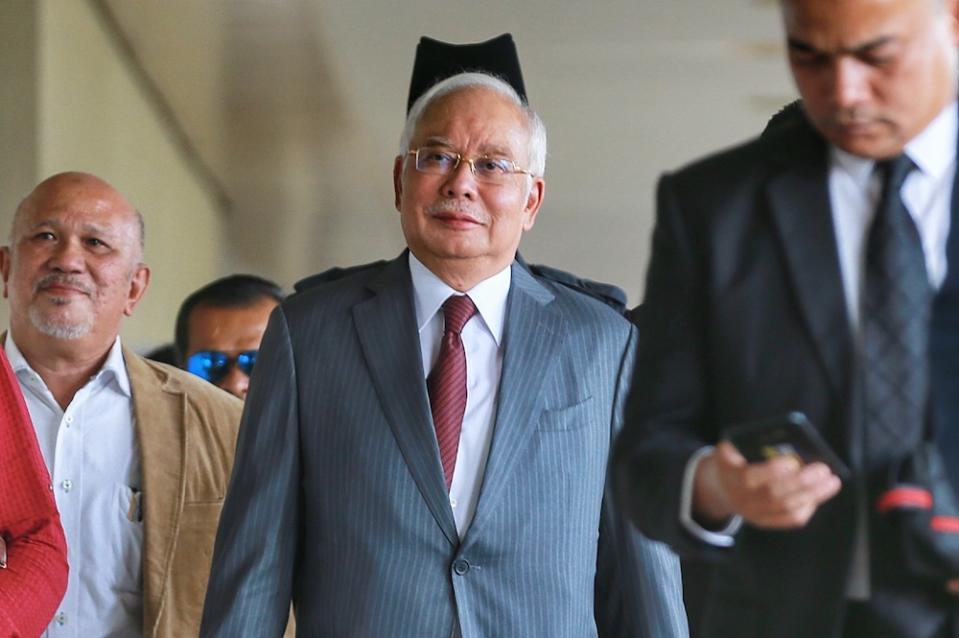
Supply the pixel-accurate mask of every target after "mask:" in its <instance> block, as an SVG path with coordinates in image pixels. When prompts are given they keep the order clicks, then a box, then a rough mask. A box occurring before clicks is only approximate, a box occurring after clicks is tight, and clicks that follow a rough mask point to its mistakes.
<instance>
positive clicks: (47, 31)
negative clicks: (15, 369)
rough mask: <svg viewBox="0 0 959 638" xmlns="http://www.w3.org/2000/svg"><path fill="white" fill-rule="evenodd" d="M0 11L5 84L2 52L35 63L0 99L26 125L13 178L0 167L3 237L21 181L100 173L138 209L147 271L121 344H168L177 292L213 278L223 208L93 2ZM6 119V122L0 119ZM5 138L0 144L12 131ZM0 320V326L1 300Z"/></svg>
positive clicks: (220, 250)
mask: <svg viewBox="0 0 959 638" xmlns="http://www.w3.org/2000/svg"><path fill="white" fill-rule="evenodd" d="M0 5H2V7H3V8H2V9H0V11H2V12H3V14H2V15H0V18H3V19H0V24H2V25H3V26H2V27H0V36H3V35H4V34H5V32H7V31H8V30H9V31H11V32H13V33H16V34H18V39H19V42H17V46H16V47H15V48H14V47H13V46H12V45H11V43H10V42H9V41H7V42H6V44H0V55H2V58H3V60H4V62H2V64H3V70H4V71H5V73H4V77H11V76H10V75H9V74H8V73H6V70H7V69H6V67H7V66H13V65H12V64H10V63H8V60H9V58H8V57H7V55H8V51H7V49H8V48H10V49H11V51H10V53H11V55H16V56H18V57H19V58H21V59H24V58H25V59H26V62H27V63H28V66H26V67H25V68H28V69H29V63H30V62H31V61H35V67H36V69H35V75H34V74H33V73H32V72H31V71H22V72H15V74H14V76H13V77H17V76H18V75H19V76H20V77H19V78H18V79H19V82H20V84H21V85H22V86H24V87H26V92H27V93H28V95H27V98H28V99H27V100H26V101H23V100H24V97H23V96H22V95H17V93H18V92H16V91H11V90H10V89H9V86H7V87H4V88H5V89H6V90H5V91H4V92H3V93H0V112H2V113H6V112H8V110H9V112H11V113H13V114H14V115H15V116H16V117H18V119H19V121H20V122H23V123H25V124H21V127H20V128H19V129H17V131H16V136H17V138H19V139H18V140H16V141H17V142H18V144H21V145H23V146H24V147H25V148H26V149H27V151H28V152H27V153H26V159H27V160H28V161H26V162H24V164H25V165H24V166H17V169H18V171H17V172H16V173H14V172H13V171H8V170H6V167H5V166H3V165H0V168H4V169H5V170H4V172H3V174H2V177H0V187H2V190H3V199H2V203H3V205H4V209H3V211H2V215H0V223H2V233H3V236H5V235H6V229H7V228H8V227H9V223H10V217H11V214H12V205H13V202H15V201H17V199H18V198H19V197H21V196H22V195H23V194H24V191H25V190H26V189H28V188H29V186H30V185H31V184H32V183H35V182H37V181H39V180H40V179H42V178H43V177H45V176H48V175H51V174H53V173H57V172H60V171H64V170H82V171H88V172H91V173H95V174H97V175H100V176H101V177H103V178H105V179H106V180H108V181H109V182H111V183H112V184H114V185H115V186H116V187H117V188H118V189H119V190H120V191H122V192H123V193H124V194H125V195H126V196H127V197H128V198H129V199H130V200H131V201H132V202H133V203H134V204H135V205H136V206H137V207H138V208H139V209H140V210H141V212H142V213H143V215H144V218H145V220H146V228H147V246H146V260H147V263H148V264H149V265H150V267H151V269H152V272H153V277H152V282H151V285H150V289H149V290H148V292H147V295H146V297H145V299H144V300H143V301H142V302H141V304H140V306H139V307H138V308H137V311H136V313H135V315H134V317H133V318H132V319H129V320H127V324H126V327H125V328H124V332H123V334H124V338H125V339H126V340H127V343H128V344H130V345H132V346H133V347H135V348H137V349H140V350H142V349H144V348H146V347H149V346H152V345H155V344H158V343H161V342H164V341H169V340H171V339H172V335H173V319H174V315H175V314H176V310H177V308H178V306H179V303H180V301H181V300H182V299H183V297H184V296H185V295H186V294H187V293H188V292H190V291H191V290H193V289H194V288H196V287H198V286H200V285H202V284H203V283H205V282H207V281H209V280H210V279H212V278H214V277H216V276H218V275H219V274H221V266H222V264H223V262H224V260H223V258H222V255H223V254H224V253H225V252H226V249H227V247H226V246H224V240H223V237H224V236H225V233H224V227H225V223H226V220H225V214H224V212H223V211H222V210H220V208H219V206H218V204H217V200H216V198H215V196H214V194H213V193H212V191H211V190H210V189H208V188H207V185H206V183H205V182H204V181H203V180H202V178H201V177H199V176H198V175H197V172H196V171H195V167H194V166H192V165H191V162H190V158H189V157H188V156H187V155H186V153H185V152H184V150H183V148H182V146H181V145H180V144H178V142H177V139H176V137H175V135H174V133H173V130H172V129H171V126H170V123H169V122H168V121H167V120H166V119H165V118H164V116H163V111H162V110H161V109H158V108H157V104H156V103H155V101H154V100H153V99H152V96H151V93H150V91H149V90H147V89H146V87H145V85H144V84H143V82H142V79H141V78H140V76H139V75H138V74H137V72H136V68H135V67H134V66H133V64H132V62H131V60H129V59H128V57H127V56H126V55H125V53H124V51H123V49H122V47H120V46H119V45H118V42H117V40H116V39H115V34H113V32H112V31H111V30H110V28H109V26H108V25H107V24H105V23H104V22H103V21H102V19H101V14H100V13H99V12H98V11H97V10H96V5H95V4H94V3H93V2H91V1H87V0H68V1H63V0H39V1H38V2H33V1H32V0H28V1H27V2H23V1H22V0H4V1H3V2H2V3H0ZM9 18H15V19H16V22H11V21H10V20H9ZM31 20H33V21H35V24H31V23H30V22H31ZM4 40H6V38H4ZM31 76H33V77H31ZM34 78H35V79H34ZM31 88H35V93H33V95H32V96H31V95H29V94H30V91H31ZM31 99H32V100H33V101H34V102H35V105H34V106H31ZM25 104H26V105H27V106H24V105H25ZM10 117H12V116H7V115H5V116H4V120H3V121H2V122H0V124H4V125H5V124H6V123H7V119H9V118H10ZM31 126H33V127H34V130H33V131H30V130H29V129H30V127H31ZM3 128H4V129H6V128H7V127H6V126H3ZM4 135H5V137H4V141H5V142H6V141H7V139H8V138H9V137H11V136H12V134H10V133H5V134H4ZM31 142H32V143H33V147H32V148H31ZM4 148H6V149H9V148H11V147H10V146H8V145H7V144H4ZM13 148H18V147H13ZM31 153H32V155H33V157H34V158H35V159H33V160H32V161H30V155H31ZM5 155H7V156H8V158H9V155H10V153H5ZM8 158H5V160H4V161H9V159H8ZM14 191H16V194H15V195H14V194H13V192H14ZM0 319H2V322H3V325H6V321H7V314H6V307H5V305H4V307H3V311H2V317H0Z"/></svg>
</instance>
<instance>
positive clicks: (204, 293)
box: [176, 275, 283, 399]
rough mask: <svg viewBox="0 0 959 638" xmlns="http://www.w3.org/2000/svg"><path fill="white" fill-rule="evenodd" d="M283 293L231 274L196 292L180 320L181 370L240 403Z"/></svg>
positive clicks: (254, 279)
mask: <svg viewBox="0 0 959 638" xmlns="http://www.w3.org/2000/svg"><path fill="white" fill-rule="evenodd" d="M281 301H283V291H282V290H281V289H280V287H279V286H277V285H276V284H275V283H273V282H272V281H268V280H266V279H263V278H261V277H257V276H255V275H230V276H228V277H223V278H221V279H217V280H216V281H214V282H211V283H209V284H207V285H205V286H203V287H202V288H200V289H199V290H197V291H195V292H193V293H192V294H191V295H190V296H189V297H187V298H186V300H185V301H184V302H183V305H181V306H180V311H179V312H178V313H177V317H176V351H177V357H178V359H179V363H180V366H181V367H182V368H184V369H185V370H187V371H189V372H192V373H193V374H195V375H197V376H198V377H200V378H201V379H205V380H206V381H209V382H210V383H213V384H215V385H217V386H219V387H220V388H222V389H223V390H226V391H227V392H229V393H230V394H232V395H235V396H237V397H239V398H241V399H245V398H246V392H247V388H248V387H249V385H250V373H251V372H253V364H254V363H256V355H257V350H258V349H259V347H260V341H261V340H262V339H263V333H264V332H265V331H266V323H267V321H268V320H269V319H270V313H271V312H272V311H273V309H274V308H275V307H276V306H277V305H278V304H279V303H280V302H281Z"/></svg>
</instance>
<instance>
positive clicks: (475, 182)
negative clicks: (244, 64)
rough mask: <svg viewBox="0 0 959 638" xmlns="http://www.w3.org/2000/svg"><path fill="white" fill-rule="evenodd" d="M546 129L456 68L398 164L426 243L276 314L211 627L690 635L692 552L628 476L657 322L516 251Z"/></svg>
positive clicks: (413, 238) (407, 229)
mask: <svg viewBox="0 0 959 638" xmlns="http://www.w3.org/2000/svg"><path fill="white" fill-rule="evenodd" d="M545 158H546V136H545V128H544V126H543V124H542V121H541V120H540V119H539V117H538V116H537V115H536V114H535V112H533V111H532V110H531V109H530V108H529V107H528V106H527V105H526V104H525V102H524V101H523V99H522V98H520V97H519V95H518V93H517V91H516V90H514V89H513V88H512V87H511V86H510V85H509V84H506V83H505V82H503V81H501V80H499V79H496V78H494V77H492V76H490V75H486V74H481V73H459V74H455V75H453V76H452V77H449V78H448V79H445V80H442V81H440V82H439V83H438V84H436V85H435V86H432V87H431V88H429V89H428V90H427V91H426V92H425V93H424V94H423V95H422V96H421V97H419V98H418V99H417V100H416V101H415V103H414V104H413V106H412V108H411V109H410V112H409V115H408V118H407V124H406V128H405V130H404V133H403V135H402V139H401V143H400V153H399V154H398V156H397V157H396V159H395V162H394V171H393V177H394V188H395V195H396V200H395V201H396V208H397V210H398V211H399V218H400V224H401V226H402V229H403V233H404V236H405V238H406V242H407V246H408V248H409V250H407V251H405V252H404V253H403V254H402V255H400V256H399V257H398V258H396V259H393V260H391V261H388V262H385V263H380V264H375V265H372V266H369V267H366V268H361V269H359V270H357V271H355V272H351V273H348V274H346V275H345V276H343V277H342V278H340V279H336V280H332V281H327V282H321V283H318V284H317V285H315V286H312V287H309V288H307V289H305V290H303V292H300V293H298V294H296V295H293V296H291V297H290V298H289V299H287V300H286V301H284V302H283V303H282V304H281V305H280V307H279V308H278V309H277V310H276V311H275V312H274V313H273V316H272V318H271V321H270V325H269V327H268V328H267V331H266V334H265V335H264V338H263V345H262V347H261V350H260V356H259V359H258V362H257V374H256V376H255V378H254V380H253V383H252V385H251V388H250V395H249V398H248V400H247V403H246V411H245V416H244V420H243V423H242V425H241V427H240V437H239V440H238V444H237V460H236V466H235V471H234V473H233V477H232V479H231V484H230V491H229V494H228V497H227V501H226V503H225V508H224V512H223V521H222V524H221V525H220V528H219V530H218V533H217V543H216V549H215V552H214V561H213V567H212V571H211V578H210V588H209V590H208V593H207V599H206V607H205V609H204V622H203V628H202V632H201V635H203V636H224V637H225V636H239V635H250V636H253V635H255V636H278V635H279V634H280V632H281V631H282V628H283V624H284V622H285V621H286V615H287V610H288V606H289V604H290V601H291V600H293V601H294V603H295V606H296V620H297V626H298V628H299V630H300V631H301V632H303V634H304V635H317V636H320V635H322V636H410V637H413V636H417V637H419V636H442V637H444V638H449V637H451V636H462V637H464V638H471V637H479V636H510V637H517V638H522V637H524V636H529V637H532V636H557V637H562V636H576V637H583V636H596V635H603V636H636V637H639V636H645V637H667V636H668V637H673V636H684V635H686V627H685V616H684V615H683V610H682V601H681V598H680V591H679V582H678V561H676V558H675V556H674V555H672V554H671V553H670V552H669V551H668V550H666V548H665V547H664V546H662V545H659V544H654V543H652V542H650V541H648V540H646V539H645V538H642V537H641V536H639V535H638V534H636V533H635V532H634V531H633V530H632V529H631V528H630V526H629V525H628V523H627V522H626V521H625V520H624V519H623V518H622V517H620V516H619V515H618V514H617V512H616V511H615V510H614V509H613V508H612V507H611V503H610V502H609V501H608V500H607V499H606V498H605V495H606V462H607V457H608V454H609V450H610V443H611V441H612V438H613V436H614V434H615V432H616V430H617V429H618V426H619V423H620V408H621V403H620V401H621V398H622V392H624V391H625V388H626V387H627V382H628V379H629V374H630V370H631V361H632V357H633V346H634V343H635V332H634V330H633V329H632V328H631V326H630V325H629V324H628V322H626V321H625V320H624V319H623V317H622V316H621V315H620V314H618V313H616V312H615V311H613V310H612V309H610V308H609V307H607V306H606V305H605V304H603V303H602V302H600V301H597V300H596V299H594V298H592V297H589V296H588V295H586V294H582V293H581V292H578V291H576V290H573V289H570V288H567V287H564V286H562V285H557V284H555V283H554V282H552V281H550V280H547V279H545V278H541V277H538V276H535V275H533V274H532V273H531V272H530V271H529V270H528V269H527V268H526V267H525V266H523V265H522V264H521V263H520V262H519V261H518V260H517V254H516V251H517V247H518V245H519V242H520V239H521V237H522V235H523V233H524V232H525V231H527V230H529V229H531V228H532V226H533V222H534V221H535V219H536V216H537V214H538V212H539V208H540V204H541V202H542V198H543V193H544V189H545V181H544V179H543V172H544V169H545Z"/></svg>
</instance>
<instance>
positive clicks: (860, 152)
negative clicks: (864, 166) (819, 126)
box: [826, 124, 902, 160]
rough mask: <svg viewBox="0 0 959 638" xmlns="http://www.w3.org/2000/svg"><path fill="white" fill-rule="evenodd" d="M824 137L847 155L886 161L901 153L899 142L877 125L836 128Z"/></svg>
mask: <svg viewBox="0 0 959 638" xmlns="http://www.w3.org/2000/svg"><path fill="white" fill-rule="evenodd" d="M826 137H827V139H828V140H829V141H830V142H831V143H832V144H833V145H834V146H837V147H838V148H841V149H842V150H844V151H846V152H847V153H851V154H852V155H856V156H858V157H865V158H868V159H874V160H881V159H887V158H890V157H895V156H896V155H898V154H900V153H901V152H902V144H901V143H900V142H899V140H897V139H896V138H894V137H892V136H891V135H890V134H889V131H888V129H885V128H884V127H880V126H879V125H878V124H870V125H855V126H853V125H849V126H836V127H834V128H832V129H831V130H830V131H829V134H828V135H827V136H826Z"/></svg>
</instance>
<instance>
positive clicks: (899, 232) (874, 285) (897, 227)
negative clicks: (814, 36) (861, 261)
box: [861, 155, 932, 472]
mask: <svg viewBox="0 0 959 638" xmlns="http://www.w3.org/2000/svg"><path fill="white" fill-rule="evenodd" d="M913 168H915V165H914V164H913V163H912V161H911V160H910V159H909V158H908V157H906V156H905V155H900V156H899V157H896V158H894V159H891V160H886V161H884V162H879V163H878V164H877V165H876V170H877V171H879V174H880V176H881V177H882V194H881V196H880V200H879V206H878V207H877V209H876V217H875V219H874V221H873V223H872V226H871V228H870V230H869V235H868V237H867V239H866V241H867V244H866V277H865V285H864V290H863V297H862V300H863V301H862V320H861V326H862V335H861V337H862V364H863V381H864V388H863V399H864V408H865V409H864V417H865V427H864V444H865V446H864V461H865V463H866V468H867V470H868V471H870V472H875V471H877V470H882V469H883V468H884V467H885V466H886V465H887V464H888V463H889V462H890V461H891V460H893V459H896V458H901V457H902V456H904V455H906V454H907V453H909V452H910V451H911V450H913V449H914V448H915V446H916V445H917V444H918V442H919V441H920V439H921V438H922V435H923V426H924V420H925V416H926V403H927V399H928V394H929V369H928V368H929V363H928V355H927V350H928V341H929V316H930V309H931V304H932V288H931V286H930V284H929V276H928V274H927V273H926V261H925V257H924V256H923V252H922V242H921V240H920V238H919V233H918V232H917V230H916V226H915V224H914V223H913V220H912V217H911V216H910V215H909V211H907V210H906V207H905V206H904V205H903V203H902V198H901V197H900V194H899V191H900V189H901V188H902V184H903V182H905V181H906V177H907V176H908V175H909V172H910V171H911V170H912V169H913Z"/></svg>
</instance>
